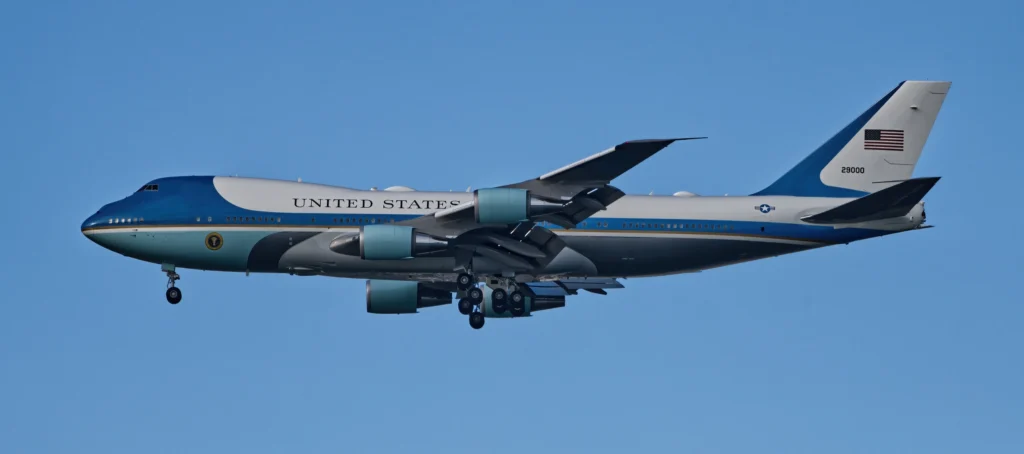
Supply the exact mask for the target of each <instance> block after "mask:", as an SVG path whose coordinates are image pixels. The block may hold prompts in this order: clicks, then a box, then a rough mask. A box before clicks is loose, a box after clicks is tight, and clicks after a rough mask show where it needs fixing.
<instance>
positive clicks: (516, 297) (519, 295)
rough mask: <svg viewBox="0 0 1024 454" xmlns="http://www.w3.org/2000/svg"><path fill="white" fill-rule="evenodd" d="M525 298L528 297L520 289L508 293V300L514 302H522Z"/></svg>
mask: <svg viewBox="0 0 1024 454" xmlns="http://www.w3.org/2000/svg"><path fill="white" fill-rule="evenodd" d="M525 299H526V297H525V296H524V295H523V292H520V291H518V290H516V291H514V292H512V293H509V294H508V300H509V301H511V302H512V303H513V304H519V303H522V302H523V300H525Z"/></svg>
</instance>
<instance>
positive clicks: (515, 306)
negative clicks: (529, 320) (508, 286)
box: [508, 298, 526, 317]
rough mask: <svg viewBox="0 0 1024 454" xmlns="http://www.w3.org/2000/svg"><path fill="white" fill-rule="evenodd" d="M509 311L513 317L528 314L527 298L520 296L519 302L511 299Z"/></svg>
mask: <svg viewBox="0 0 1024 454" xmlns="http://www.w3.org/2000/svg"><path fill="white" fill-rule="evenodd" d="M508 312H509V313H510V314H512V316H513V317H522V316H523V315H526V298H520V299H519V302H515V301H510V302H509V304H508Z"/></svg>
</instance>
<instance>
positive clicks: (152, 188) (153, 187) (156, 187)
mask: <svg viewBox="0 0 1024 454" xmlns="http://www.w3.org/2000/svg"><path fill="white" fill-rule="evenodd" d="M159 190H160V185H158V184H147V185H145V186H143V187H141V188H139V190H138V191H135V192H142V191H159Z"/></svg>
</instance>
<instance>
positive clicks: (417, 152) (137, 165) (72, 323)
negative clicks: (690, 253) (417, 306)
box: [0, 1, 1024, 453]
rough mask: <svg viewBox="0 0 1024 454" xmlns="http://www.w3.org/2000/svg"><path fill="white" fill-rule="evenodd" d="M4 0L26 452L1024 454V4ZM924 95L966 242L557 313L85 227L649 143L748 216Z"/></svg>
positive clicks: (935, 164)
mask: <svg viewBox="0 0 1024 454" xmlns="http://www.w3.org/2000/svg"><path fill="white" fill-rule="evenodd" d="M293 3H297V2H272V3H266V2H216V3H215V4H211V3H210V2H162V3H159V4H158V2H139V3H138V4H129V3H128V2H48V3H47V4H45V5H44V4H42V3H40V4H33V3H30V2H20V3H19V4H13V3H7V4H3V5H2V6H0V38H2V43H3V44H0V62H2V64H0V150H2V155H3V160H2V166H0V169H2V173H3V178H2V179H0V194H2V197H3V205H4V207H5V210H6V216H7V221H8V222H5V223H4V226H3V227H2V228H3V232H4V236H5V237H6V239H7V247H6V248H5V254H3V256H2V258H0V272H2V275H3V278H2V279H0V294H2V295H3V302H2V303H0V308H2V309H3V310H2V312H0V313H2V315H0V452H11V453H14V452H18V453H21V452H26V453H27V452H72V451H73V452H83V453H91V452H96V453H136V452H140V451H145V452H153V453H164V452H168V453H170V452H189V453H206V452H211V453H212V452H225V451H227V452H249V453H263V452H268V453H270V452H470V451H475V452H480V451H481V450H483V451H484V452H524V451H530V452H588V453H591V452H635V451H646V452H703V453H748V452H753V451H757V452H785V453H820V452H830V453H862V452H871V453H887V452H892V453H905V452H929V453H944V452H949V453H959V452H990V453H999V452H1007V453H1009V452H1022V451H1024V391H1022V388H1021V383H1024V368H1022V366H1021V362H1020V358H1021V348H1022V346H1024V334H1022V333H1024V330H1022V329H1021V326H1022V325H1024V308H1022V307H1021V302H1022V300H1024V299H1022V298H1021V297H1020V293H1019V292H1020V285H1021V280H1022V278H1024V273H1022V271H1024V265H1022V261H1021V260H1022V259H1021V256H1022V252H1024V251H1022V247H1021V245H1020V242H1019V241H1017V240H1015V239H1012V237H1010V238H1007V237H1006V236H1005V235H1004V234H1006V233H1010V234H1016V233H1019V232H1020V226H1021V224H1022V221H1024V216H1022V215H1021V212H1022V211H1021V209H1020V208H1019V207H1018V205H1019V201H1018V200H1017V197H1016V195H1017V193H1018V192H1019V189H1018V186H1019V184H1018V182H1019V180H1020V178H1019V175H1020V172H1021V169H1022V168H1024V160H1022V158H1021V153H1020V151H1021V145H1020V141H1019V139H1018V135H1017V134H1016V132H1017V131H1018V130H1019V128H1020V121H1021V116H1020V113H1019V110H1020V109H1019V106H1020V105H1021V103H1022V101H1024V94H1022V93H1024V91H1022V89H1021V82H1020V74H1022V73H1024V63H1022V52H1021V48H1020V45H1021V43H1024V32H1022V30H1024V29H1022V28H1021V17H1022V14H1021V13H1022V8H1024V7H1022V6H1021V5H1020V4H1019V3H1018V2H1010V1H1005V2H986V1H975V2H970V3H969V4H964V3H962V2H950V1H932V2H891V1H886V2H873V1H869V2H860V3H856V4H855V3H832V4H823V3H822V2H806V1H800V2H788V3H786V4H782V3H778V4H772V5H768V4H765V3H764V2H741V1H722V2H695V3H684V2H606V1H595V2H562V1H556V2H516V5H517V6H511V5H512V3H508V2H505V3H502V4H501V5H499V4H498V2H461V3H459V2H438V3H431V4H429V5H428V4H427V3H426V2H422V3H421V2H415V3H411V2H410V3H403V2H378V4H373V2H362V3H355V2H351V3H349V2H301V3H302V4H293ZM903 79H944V80H952V81H953V87H952V90H951V92H950V95H949V97H948V98H947V100H946V103H945V106H944V109H943V111H942V112H941V114H940V115H939V118H938V121H937V123H936V126H935V129H934V131H933V133H932V135H931V138H930V140H929V142H928V145H927V146H926V148H925V152H924V155H923V157H922V159H921V161H920V163H919V165H918V167H917V171H916V173H915V175H917V176H933V175H939V176H943V177H944V178H943V180H942V181H941V182H940V183H939V184H938V186H936V188H935V189H934V190H933V191H932V192H931V193H930V194H929V195H928V197H927V199H926V201H927V204H928V214H929V221H930V222H931V223H934V224H936V225H937V226H938V227H937V228H934V229H930V230H925V231H919V232H911V233H906V234H901V235H895V236H890V237H886V238H880V239H875V240H870V241H865V242H861V243H855V244H852V245H849V246H838V247H831V248H826V249H821V250H815V251H810V252H805V253H801V254H796V255H790V256H784V257H779V258H774V259H770V260H764V261H760V262H754V263H748V264H743V265H738V266H733V267H728V268H722V269H716V270H710V271H707V272H704V273H700V274H697V275H684V276H674V277H662V278H653V279H632V280H628V281H626V286H627V289H625V290H620V291H615V292H614V293H612V294H610V295H609V296H605V297H601V296H597V295H584V296H580V297H576V298H574V299H572V300H570V302H569V306H568V307H567V308H565V309H561V310H555V311H549V312H545V313H541V314H538V315H537V316H536V317H532V318H531V319H528V320H512V321H507V320H497V321H491V322H488V323H487V326H486V328H485V329H483V330H481V331H473V330H471V329H469V327H468V326H467V323H466V321H465V318H464V317H463V316H460V315H459V314H458V313H457V312H456V310H455V308H454V307H444V308H437V309H434V310H426V311H423V312H422V313H420V314H418V315H415V316H401V317H391V316H374V315H369V314H366V313H365V306H364V303H363V294H362V288H363V282H362V281H356V280H340V279H338V280H333V279H327V278H300V277H289V276H277V275H272V276H271V275H260V276H256V275H254V276H250V277H245V276H243V275H234V274H223V273H214V272H198V271H185V272H183V280H182V281H181V282H180V286H181V287H182V289H183V292H184V294H185V301H184V302H183V303H182V304H180V305H178V306H170V305H168V304H167V303H166V302H164V297H163V289H164V283H165V278H164V276H163V275H162V274H161V273H160V272H159V268H158V267H157V266H156V265H151V264H146V263H141V262H136V261H133V260H130V259H127V258H124V257H121V256H119V255H117V254H114V253H111V252H109V251H106V250H104V249H102V248H100V247H99V246H97V245H95V244H93V243H91V242H89V241H88V240H86V239H85V238H84V237H82V235H81V233H80V232H79V230H78V228H79V224H80V223H81V221H82V220H83V219H84V218H85V217H87V216H88V215H90V214H92V213H93V212H94V211H95V210H96V209H97V208H98V207H100V206H101V205H103V204H104V203H107V202H110V201H112V200H115V199H119V198H121V197H124V196H125V195H127V194H129V193H130V192H131V191H133V190H135V189H137V188H138V187H139V186H141V185H142V184H144V183H145V182H146V181H148V180H151V179H154V178H158V177H161V176H168V175H192V174H199V175H203V174H226V175H235V174H237V175H244V176H258V177H272V178H284V179H292V178H299V177H301V178H302V179H303V180H304V181H311V182H321V183H333V184H340V185H346V186H352V187H359V188H368V187H371V186H379V187H384V186H388V185H394V184H403V185H409V186H412V187H415V188H421V189H440V190H448V189H453V190H456V191H459V190H465V189H466V187H467V186H473V187H486V186H488V185H498V184H503V183H508V182H510V181H519V180H522V179H525V178H530V177H533V176H537V175H539V174H542V173H544V172H547V171H548V170H551V169H553V168H556V167H560V166H562V165H564V164H566V163H569V162H572V161H575V160H577V159H579V158H582V157H584V156H587V155H589V154H591V153H594V152H597V151H600V150H602V149H604V148H606V147H608V146H610V145H613V144H616V143H619V142H621V141H623V140H628V139H637V138H650V137H666V136H681V135H682V136H685V135H708V136H710V137H711V139H709V140H707V141H703V142H701V143H693V142H691V143H680V144H676V145H673V146H672V147H671V148H669V149H667V150H666V151H665V152H663V153H661V154H659V155H658V156H657V157H655V158H654V159H652V160H651V161H649V162H646V163H644V164H642V165H640V166H639V167H637V168H636V169H634V170H633V171H631V172H630V173H628V174H626V175H624V176H623V177H622V178H621V179H619V180H617V184H618V186H620V187H622V188H623V189H625V190H627V191H628V192H634V193H647V192H650V191H654V192H656V193H672V192H675V191H679V190H689V191H693V192H696V193H700V194H726V193H728V194H749V193H751V192H755V191H757V190H759V189H761V188H763V187H764V186H766V185H768V184H769V183H770V182H771V181H773V180H774V179H775V178H776V177H778V176H779V175H781V174H782V173H783V172H785V171H786V170H787V169H789V168H790V167H791V166H793V165H794V164H796V163H797V162H798V161H799V160H800V159H801V158H802V157H804V156H805V155H806V154H808V153H809V152H810V151H812V150H813V149H814V148H815V147H817V146H818V145H819V144H820V143H822V142H823V141H824V140H826V139H827V138H828V137H829V136H830V135H831V134H832V133H834V132H835V131H836V130H838V129H840V128H841V127H842V126H844V125H845V124H846V123H847V122H848V121H850V120H851V119H852V118H854V117H855V116H856V115H857V114H859V113H860V112H861V111H862V110H863V109H865V108H866V107H868V106H869V105H871V104H872V103H873V102H874V101H875V100H876V99H878V98H879V97H881V96H882V95H884V94H885V93H886V92H887V91H888V90H890V89H891V88H892V87H894V86H895V85H896V84H897V83H898V82H899V81H901V80H903Z"/></svg>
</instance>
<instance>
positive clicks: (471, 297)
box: [455, 273, 484, 329]
mask: <svg viewBox="0 0 1024 454" xmlns="http://www.w3.org/2000/svg"><path fill="white" fill-rule="evenodd" d="M455 284H456V286H457V287H458V289H459V292H460V293H462V294H463V295H464V296H463V297H462V298H461V299H459V304H458V306H459V313H460V314H462V315H468V316H469V326H471V327H472V328H473V329H480V328H483V327H484V313H483V305H482V303H483V302H484V291H483V289H481V288H480V287H477V286H476V277H474V276H473V275H472V274H469V273H460V274H459V275H458V277H456V278H455Z"/></svg>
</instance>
